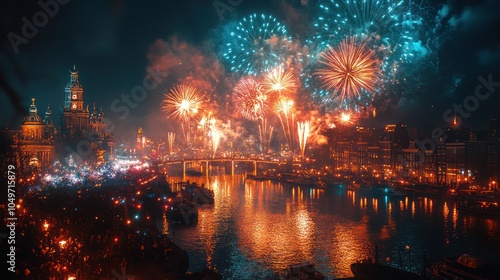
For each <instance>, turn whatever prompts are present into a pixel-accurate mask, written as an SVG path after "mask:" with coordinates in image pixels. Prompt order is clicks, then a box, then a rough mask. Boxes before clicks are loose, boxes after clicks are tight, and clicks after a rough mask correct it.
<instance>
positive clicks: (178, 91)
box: [162, 85, 203, 121]
mask: <svg viewBox="0 0 500 280" xmlns="http://www.w3.org/2000/svg"><path fill="white" fill-rule="evenodd" d="M202 101H203V98H202V95H201V94H200V93H199V92H198V90H197V89H196V88H194V87H192V86H185V85H179V86H177V87H175V88H173V89H172V90H170V93H169V94H165V100H164V101H163V107H162V109H163V111H165V112H167V113H169V115H168V117H176V118H179V119H182V120H184V121H187V120H189V118H190V117H192V116H193V115H195V114H196V113H198V110H199V109H200V107H201V103H202Z"/></svg>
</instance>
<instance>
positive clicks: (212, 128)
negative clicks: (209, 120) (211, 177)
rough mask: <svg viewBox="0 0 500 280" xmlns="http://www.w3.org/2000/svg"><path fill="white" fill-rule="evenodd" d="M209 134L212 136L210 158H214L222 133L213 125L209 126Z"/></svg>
mask: <svg viewBox="0 0 500 280" xmlns="http://www.w3.org/2000/svg"><path fill="white" fill-rule="evenodd" d="M210 134H211V135H212V151H213V154H212V156H213V157H214V158H215V153H216V152H217V149H218V148H219V144H220V139H221V137H222V132H221V131H220V130H218V129H217V128H216V127H215V123H213V124H212V125H211V126H210Z"/></svg>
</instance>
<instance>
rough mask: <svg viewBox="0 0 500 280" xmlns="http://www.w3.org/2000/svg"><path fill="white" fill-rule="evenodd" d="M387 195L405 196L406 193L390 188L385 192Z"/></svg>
mask: <svg viewBox="0 0 500 280" xmlns="http://www.w3.org/2000/svg"><path fill="white" fill-rule="evenodd" d="M387 195H389V196H390V197H401V198H402V197H406V196H407V195H408V193H406V192H405V191H402V190H397V189H391V190H389V191H388V192H387Z"/></svg>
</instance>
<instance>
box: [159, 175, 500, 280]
mask: <svg viewBox="0 0 500 280" xmlns="http://www.w3.org/2000/svg"><path fill="white" fill-rule="evenodd" d="M190 179H191V180H192V181H195V182H197V183H198V184H201V183H205V186H206V187H208V188H210V189H212V190H213V191H214V194H215V203H214V205H213V206H204V207H201V208H199V221H198V224H197V225H193V226H175V227H174V226H169V225H168V224H164V225H163V226H164V228H165V229H164V230H165V232H168V235H169V236H170V237H171V238H172V239H173V240H174V241H175V242H176V243H177V244H178V245H180V246H181V247H182V248H184V249H185V250H187V251H188V254H189V258H190V268H189V269H190V271H199V270H202V269H203V268H205V267H211V268H215V269H217V270H218V271H219V272H221V273H222V274H223V276H224V279H266V278H271V277H272V276H273V275H275V274H277V273H280V272H281V271H282V270H283V269H285V268H286V267H287V266H288V265H289V264H292V263H297V262H303V261H307V262H313V263H315V264H316V266H317V268H318V269H319V270H320V271H321V272H323V273H325V274H326V275H327V276H328V277H329V278H330V279H331V278H340V277H351V276H352V273H351V271H350V264H351V263H353V262H355V261H356V260H358V259H361V258H366V257H368V256H372V257H373V256H374V249H373V248H374V243H376V244H377V245H378V248H379V259H380V260H385V259H386V258H388V259H390V261H391V264H393V265H400V266H401V267H405V268H407V269H411V270H413V271H415V272H418V273H420V272H421V267H422V265H423V253H422V252H423V251H424V250H425V252H426V253H427V257H428V259H429V260H430V261H431V262H435V261H440V260H442V259H443V258H444V257H449V256H456V255H459V254H462V253H470V254H473V255H478V256H480V257H483V258H485V259H489V260H497V261H498V260H500V234H499V231H500V221H499V220H498V219H497V220H493V219H489V218H484V217H477V216H468V215H463V214H462V213H461V212H458V211H457V209H456V206H455V203H454V202H452V201H443V200H439V199H434V198H433V199H430V198H418V197H413V196H409V197H407V198H401V199H399V198H398V199H395V198H390V197H388V196H383V195H371V194H370V193H368V194H366V193H362V192H356V191H351V190H345V189H342V188H329V189H326V190H319V189H310V188H300V187H291V186H282V185H281V184H277V183H276V184H275V183H271V182H255V181H245V180H244V176H242V175H240V176H233V177H232V176H214V177H201V178H190ZM170 181H171V182H177V181H180V178H171V179H170ZM407 246H408V247H407Z"/></svg>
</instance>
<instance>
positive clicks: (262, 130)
mask: <svg viewBox="0 0 500 280" xmlns="http://www.w3.org/2000/svg"><path fill="white" fill-rule="evenodd" d="M272 136H273V127H272V126H268V125H267V119H266V118H262V119H261V123H260V124H259V142H260V143H261V151H262V152H263V153H267V151H268V150H269V144H270V143H271V138H272Z"/></svg>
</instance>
